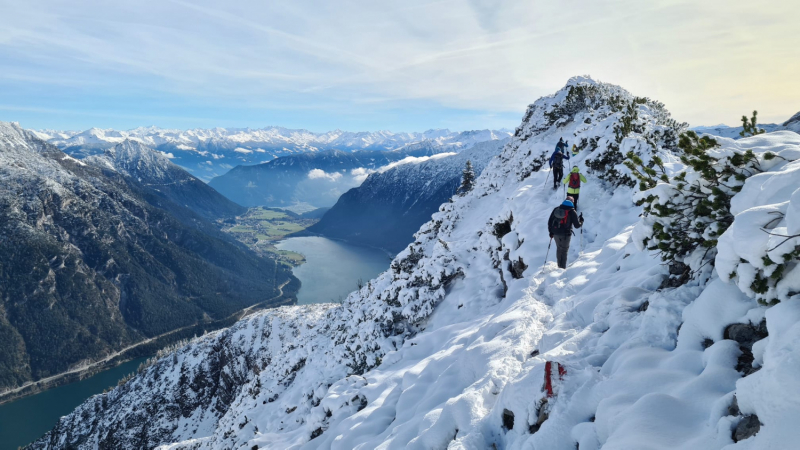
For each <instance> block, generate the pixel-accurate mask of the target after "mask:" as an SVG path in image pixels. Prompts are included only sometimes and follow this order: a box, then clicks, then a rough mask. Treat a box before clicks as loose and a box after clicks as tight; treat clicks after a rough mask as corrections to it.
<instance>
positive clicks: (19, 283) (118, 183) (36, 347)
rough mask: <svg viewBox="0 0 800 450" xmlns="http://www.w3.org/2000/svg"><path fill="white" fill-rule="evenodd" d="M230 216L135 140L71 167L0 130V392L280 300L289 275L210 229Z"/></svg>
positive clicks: (227, 206) (292, 285)
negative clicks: (261, 304)
mask: <svg viewBox="0 0 800 450" xmlns="http://www.w3.org/2000/svg"><path fill="white" fill-rule="evenodd" d="M242 209H243V208H242V207H240V206H238V205H236V204H234V203H232V202H230V201H229V200H227V199H226V198H224V197H222V196H221V195H219V194H217V193H216V192H213V190H212V189H211V188H209V187H208V186H207V185H206V184H205V183H203V182H201V181H199V180H197V179H196V178H194V177H193V176H191V175H189V174H188V173H186V172H185V171H184V170H183V169H180V168H179V167H177V166H176V165H174V164H172V163H171V162H170V161H169V160H167V159H165V158H164V157H163V156H161V155H160V154H158V153H157V152H154V151H152V150H149V149H147V148H145V147H142V146H140V145H139V144H138V143H134V142H130V141H124V142H122V143H120V144H118V145H117V146H115V147H114V148H112V149H108V150H106V151H105V153H104V154H103V155H98V156H93V157H90V158H85V159H84V160H78V159H76V158H73V157H71V156H69V155H67V154H65V153H63V152H62V151H61V150H59V149H58V148H56V147H55V146H53V145H51V144H48V143H46V142H44V141H42V140H41V139H39V138H38V137H36V136H35V135H34V134H32V133H30V132H27V131H25V130H23V129H21V128H20V127H19V126H18V125H16V124H13V123H0V243H2V245H0V311H2V314H0V343H1V344H0V390H4V389H8V388H14V387H17V386H20V385H22V384H23V383H26V382H30V381H33V380H38V379H41V378H45V377H49V376H52V375H55V374H59V373H62V372H65V371H67V370H70V369H73V368H76V367H81V366H85V365H89V364H91V363H92V362H94V361H99V360H102V359H104V358H108V357H110V356H112V355H114V354H115V352H117V351H119V350H121V349H123V348H126V347H129V346H131V345H134V344H136V343H138V342H141V341H143V340H145V339H147V338H152V337H155V336H158V335H160V334H163V333H166V332H169V331H171V330H176V329H179V328H182V327H187V326H192V325H193V324H197V323H206V322H209V321H214V320H219V319H223V318H226V317H228V316H230V315H231V314H232V313H234V312H236V311H238V310H241V309H242V308H245V307H247V306H250V305H253V304H256V303H260V302H267V303H269V304H278V303H285V302H287V301H290V299H291V297H292V294H293V292H295V291H296V289H297V280H296V279H294V278H293V277H292V275H291V273H290V270H289V269H288V268H286V267H284V266H282V265H280V264H277V263H276V262H275V261H273V260H269V259H262V258H260V257H258V256H256V255H255V254H254V253H252V252H251V251H250V250H248V249H247V248H246V247H244V246H243V245H241V244H239V243H237V242H236V241H235V240H233V239H231V238H229V237H228V236H227V235H225V234H223V233H221V232H220V231H219V230H218V228H217V227H216V226H215V225H214V224H213V223H212V222H211V221H210V220H209V219H210V218H224V217H229V216H230V215H231V214H236V213H237V212H238V211H241V210H242ZM287 283H288V284H287ZM282 285H284V286H285V287H284V288H283V290H281V288H280V287H281V286H282Z"/></svg>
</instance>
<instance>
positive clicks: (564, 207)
mask: <svg viewBox="0 0 800 450" xmlns="http://www.w3.org/2000/svg"><path fill="white" fill-rule="evenodd" d="M581 226H583V214H581V215H580V216H578V213H576V212H575V205H574V204H573V203H572V197H567V199H566V200H564V202H563V203H561V205H560V206H558V207H557V208H556V209H554V210H553V212H552V213H550V219H549V220H548V221H547V231H549V232H550V239H553V238H555V240H556V259H557V260H558V267H560V268H562V269H566V268H567V253H568V252H569V241H570V240H571V239H572V227H575V228H580V227H581Z"/></svg>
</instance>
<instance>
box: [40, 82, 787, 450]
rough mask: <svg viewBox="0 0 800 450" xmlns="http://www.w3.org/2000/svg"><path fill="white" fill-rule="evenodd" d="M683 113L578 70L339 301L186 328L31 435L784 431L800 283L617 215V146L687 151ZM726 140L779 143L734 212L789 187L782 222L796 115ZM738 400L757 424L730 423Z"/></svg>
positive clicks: (498, 436) (241, 439)
mask: <svg viewBox="0 0 800 450" xmlns="http://www.w3.org/2000/svg"><path fill="white" fill-rule="evenodd" d="M631 111H635V112H636V113H637V114H636V118H635V120H633V121H630V120H628V119H630V117H632V116H631V114H632V113H631ZM625 117H627V118H628V119H625ZM681 128H682V125H681V124H677V123H674V122H672V121H670V120H669V117H668V114H667V113H666V112H665V111H664V110H663V107H662V106H661V105H659V104H657V103H654V102H648V101H644V100H642V99H636V98H634V97H633V96H631V95H630V94H629V93H627V92H626V91H624V90H622V89H621V88H618V87H616V86H612V85H607V84H600V83H597V82H595V81H593V80H591V79H588V78H582V77H579V78H573V79H572V80H570V82H569V83H568V85H567V86H566V87H565V88H564V89H563V90H561V91H559V92H558V93H556V94H555V95H553V96H550V97H545V98H542V99H540V100H538V101H537V102H536V103H535V104H533V105H531V107H530V108H529V109H528V111H527V113H526V115H525V117H524V120H523V123H522V125H521V126H520V127H519V128H518V129H517V131H516V133H515V137H514V138H513V140H512V141H511V142H510V143H509V144H508V145H506V147H505V149H504V151H503V153H502V154H501V155H500V156H499V157H497V158H495V159H494V160H493V161H492V162H491V163H490V164H489V166H488V167H487V168H486V169H485V170H484V172H483V174H482V175H481V176H480V178H479V179H478V183H477V185H476V187H475V189H474V190H473V191H472V192H471V193H470V194H468V195H466V196H464V197H457V198H455V199H454V202H453V203H447V204H445V205H443V206H442V207H441V209H440V211H439V212H438V213H436V214H434V216H433V219H432V220H431V221H430V222H429V223H427V224H425V225H423V227H422V228H421V229H420V231H419V233H417V235H416V241H415V242H414V243H413V244H411V245H409V247H408V248H407V249H406V250H404V251H403V252H401V253H400V254H399V255H398V256H397V258H396V259H395V261H394V262H393V263H392V267H391V269H390V270H388V271H387V272H386V273H384V274H382V275H380V276H379V277H377V278H376V279H375V280H372V281H371V282H369V283H368V284H367V286H365V287H364V288H362V289H361V290H360V291H358V292H355V293H353V294H351V295H350V296H349V297H348V298H347V299H346V300H345V301H344V303H343V304H342V305H311V306H305V307H291V308H281V309H278V310H273V311H265V312H261V313H258V314H255V315H253V316H251V317H249V318H247V319H245V320H243V321H240V322H239V323H237V324H236V325H234V326H233V327H232V328H230V329H228V330H225V331H221V332H217V333H213V334H210V335H207V336H205V337H202V338H199V339H197V340H195V341H193V342H192V343H190V344H189V345H187V346H186V347H183V348H181V349H179V350H178V351H176V352H174V353H172V354H169V355H165V356H164V357H162V358H161V359H159V360H158V361H156V362H154V365H152V366H150V367H149V368H147V369H145V370H143V371H142V373H141V374H140V375H139V376H137V377H135V378H134V379H132V380H131V381H129V382H128V383H126V384H125V385H123V386H121V387H119V388H117V389H115V390H114V391H112V392H110V393H108V394H104V395H100V396H96V397H93V398H92V399H90V400H89V401H87V402H86V403H85V404H84V405H82V406H81V407H80V408H78V410H76V411H75V412H74V413H73V414H72V415H70V416H67V417H65V418H63V419H62V420H61V421H60V422H59V424H58V426H57V427H56V428H55V429H54V430H53V431H52V432H51V433H50V434H49V435H47V436H45V437H44V438H43V439H42V440H40V441H38V442H37V443H36V444H35V445H34V446H33V448H67V447H68V446H70V445H75V446H76V447H77V448H95V447H97V446H100V445H104V446H107V447H110V448H154V447H156V446H158V445H162V447H160V448H164V449H216V448H237V449H238V448H245V449H252V448H261V449H264V448H275V449H286V448H333V449H355V448H358V449H372V448H381V449H395V448H396V449H402V448H411V449H440V448H449V449H485V448H498V449H500V448H504V449H564V450H574V449H575V448H579V449H580V450H588V449H598V448H606V449H675V448H685V449H701V448H702V449H721V448H731V449H733V448H742V449H744V448H748V449H749V448H752V449H755V448H759V449H767V448H774V449H784V448H791V447H792V445H793V442H795V441H796V440H797V439H800V432H798V431H797V427H796V422H797V420H798V418H800V382H798V380H797V378H796V376H794V375H793V374H796V373H797V371H798V369H800V367H798V361H800V357H799V356H800V305H798V299H796V298H794V299H792V300H788V301H785V302H783V303H780V304H778V305H777V306H775V307H772V308H771V309H767V308H766V307H764V306H759V305H758V304H757V303H756V301H755V300H754V299H753V298H752V297H750V296H748V295H746V293H745V292H743V291H742V290H741V289H739V288H738V287H737V286H736V285H735V284H729V283H726V282H725V281H723V280H722V279H720V277H719V276H718V275H717V274H716V272H715V271H714V270H712V268H711V267H710V266H709V267H707V268H706V272H704V273H703V274H704V275H705V276H702V277H699V278H697V279H695V280H694V281H692V282H690V283H687V284H685V285H683V286H681V287H678V288H674V289H662V288H661V285H662V282H663V281H664V279H665V278H666V276H667V270H668V269H667V267H665V266H664V265H662V263H661V261H660V260H659V259H657V258H656V257H655V256H654V255H651V254H648V253H647V252H643V251H641V250H640V249H639V246H640V245H641V244H640V243H637V242H636V239H632V237H631V236H632V233H633V232H634V230H635V229H637V226H638V228H639V229H640V230H641V225H640V224H641V218H640V217H639V215H640V213H641V209H640V208H638V207H635V206H634V205H633V195H634V192H633V189H632V188H628V187H626V186H625V185H624V183H626V182H627V181H626V180H627V178H626V176H627V175H628V174H627V173H626V170H627V169H626V168H625V167H624V166H622V165H621V164H619V162H616V161H617V153H619V152H620V151H627V150H631V151H634V152H639V153H640V154H641V157H642V159H644V160H645V161H647V160H648V159H649V157H650V156H652V155H650V154H649V152H650V150H648V148H652V147H648V145H650V144H654V145H656V146H657V148H656V149H655V152H656V153H657V154H658V155H659V156H660V158H661V159H662V160H663V161H664V165H665V167H666V168H667V170H669V171H670V172H671V173H675V172H677V171H680V170H683V169H684V167H683V165H682V164H681V163H680V161H679V160H678V158H677V154H676V153H675V152H676V151H677V149H676V148H675V146H674V139H673V138H674V136H673V135H672V134H674V132H676V131H680V129H681ZM559 136H564V137H565V138H569V140H570V141H575V142H578V143H581V144H582V147H583V150H582V151H581V152H580V153H579V155H578V156H577V157H576V158H574V159H573V160H572V163H573V164H577V165H578V166H579V167H581V168H582V170H583V171H584V173H586V174H587V178H588V183H586V185H585V187H584V191H583V195H582V197H581V205H582V208H581V209H582V211H583V213H584V215H585V216H586V227H585V230H584V231H583V233H582V234H579V235H578V236H576V237H575V238H574V240H573V244H572V247H571V249H570V261H571V262H572V264H571V265H570V266H569V267H568V268H567V269H566V270H560V269H556V268H555V263H554V262H553V259H554V255H553V251H550V252H549V262H548V263H547V264H546V265H544V266H542V262H543V261H544V260H545V255H547V254H548V239H547V236H546V231H545V230H546V220H547V217H548V215H549V214H550V211H551V210H552V208H553V207H554V206H555V205H557V204H558V203H559V202H560V201H561V200H562V199H563V196H562V195H561V194H560V193H558V192H553V191H552V190H550V189H549V188H548V187H547V184H548V182H546V178H547V177H549V176H550V175H551V174H550V173H549V171H547V170H540V169H541V168H542V161H543V156H546V155H547V154H549V152H550V151H551V150H552V148H553V144H554V143H555V142H556V141H557V140H558V137H559ZM720 141H721V143H722V145H723V150H725V149H728V150H732V149H733V148H734V147H736V148H751V146H752V148H754V151H758V152H766V151H772V152H775V153H777V154H779V155H781V156H782V157H784V158H785V160H783V159H780V158H775V159H773V163H772V164H770V167H766V166H765V167H766V168H767V172H766V173H764V174H763V175H760V178H758V179H756V180H755V181H754V182H753V183H751V182H750V180H749V181H748V183H746V185H745V189H743V190H742V193H741V194H740V195H742V197H741V198H742V199H743V200H742V201H741V202H740V204H738V205H737V209H736V211H737V212H738V215H737V220H738V219H739V218H740V217H742V216H743V215H747V214H755V213H753V212H752V211H753V210H754V209H755V211H756V213H759V214H760V213H766V212H768V211H763V210H761V209H759V208H760V205H761V202H762V201H770V202H782V203H780V204H781V205H783V206H781V207H785V209H786V211H787V212H786V215H785V217H784V218H783V219H782V220H784V221H785V222H786V223H785V224H784V223H783V222H781V223H780V224H777V226H778V227H786V229H787V230H790V232H791V230H796V229H797V227H798V226H800V222H798V215H797V214H796V213H797V210H796V209H797V208H796V204H794V203H792V202H791V200H787V198H786V196H783V197H780V198H779V197H774V196H773V197H770V198H768V199H761V198H759V196H758V195H755V194H754V192H757V191H759V190H760V189H761V186H765V185H769V184H770V183H771V180H772V179H773V177H781V178H780V179H781V180H782V181H781V185H782V186H783V188H784V189H786V190H789V191H791V192H795V191H797V190H798V189H799V188H800V179H798V178H797V177H789V176H785V175H782V174H784V173H791V172H792V171H793V170H795V168H796V167H797V165H798V164H800V163H798V162H793V161H792V160H794V159H796V158H797V156H798V154H797V152H798V150H800V139H798V136H797V135H795V134H790V133H785V132H784V133H774V134H772V135H767V136H762V137H756V138H748V139H742V140H739V141H737V142H734V141H731V140H724V139H721V140H720ZM584 144H585V146H584ZM591 148H594V150H590V149H591ZM787 160H788V161H787ZM789 161H792V162H789ZM587 166H591V167H594V168H595V169H593V170H591V171H590V170H588V168H587ZM600 168H604V169H605V170H604V171H602V172H601V171H600V170H599V169H600ZM609 174H610V175H609ZM601 176H602V177H604V178H606V179H614V180H617V182H621V183H623V185H622V186H621V187H616V188H614V187H613V185H611V184H610V183H608V182H602V181H601V178H600V177H601ZM775 179H777V178H775ZM789 180H791V181H789ZM798 195H800V194H798ZM736 198H739V197H738V196H737V197H736ZM791 199H794V200H795V201H797V195H793V196H792V197H791ZM787 202H788V203H787ZM749 222H751V221H750V220H745V223H749ZM736 223H737V222H735V223H734V226H733V227H732V228H731V232H735V230H736ZM721 242H722V240H721ZM721 245H724V244H721ZM723 253H724V252H723V251H722V250H721V251H720V255H722V254H723ZM525 265H527V268H526V267H525ZM793 295H794V296H795V297H796V296H797V294H796V293H794V294H793ZM764 316H766V319H767V321H766V328H767V329H768V332H769V338H768V339H767V340H764V339H761V340H760V341H758V342H755V343H753V341H755V340H758V339H760V338H761V337H763V335H761V334H759V333H762V331H763V330H761V328H762V327H758V326H754V327H748V326H747V325H745V324H747V323H749V322H753V323H755V324H758V323H759V322H760V321H761V319H762V318H763V317H764ZM737 323H741V324H742V325H737V327H738V328H736V327H734V328H728V325H729V324H737ZM748 330H749V331H748ZM748 332H749V333H750V334H751V335H754V336H756V338H753V339H751V341H750V342H749V345H750V348H751V349H752V351H751V350H749V349H748V350H747V351H751V354H752V355H753V360H752V361H751V362H747V361H745V362H746V363H747V367H740V369H742V370H743V371H745V372H746V373H749V374H750V375H749V376H747V377H744V378H743V377H742V373H741V372H739V371H737V369H736V366H737V364H738V363H739V359H741V355H743V354H745V352H744V350H743V349H745V347H746V346H747V345H748V343H747V342H746V339H743V338H741V335H744V334H747V333H748ZM728 338H733V339H738V341H734V340H733V339H728ZM548 361H549V362H557V363H560V365H561V366H560V367H561V369H562V374H561V375H560V376H559V370H558V368H559V366H556V365H551V366H550V368H551V373H552V376H551V377H550V380H551V385H552V391H553V394H552V396H548V395H547V394H546V393H545V373H546V367H548V364H547V362H548ZM759 368H760V370H758V371H755V373H753V371H754V370H757V369H759ZM745 369H747V370H745ZM734 394H736V396H737V399H738V400H737V403H738V407H734V405H732V399H733V396H734ZM756 416H757V417H756ZM745 417H747V418H746V419H745ZM754 417H755V418H754ZM740 422H741V423H743V424H748V425H751V426H752V427H755V425H756V424H758V423H759V422H760V423H761V424H763V425H761V427H760V431H759V432H758V434H756V435H755V437H752V438H750V439H746V440H743V441H741V442H739V443H738V444H734V441H733V439H732V436H733V433H734V429H737V431H741V432H742V433H744V431H746V430H744V428H746V427H744V426H742V427H739V426H738V425H739V424H740ZM752 427H751V428H752ZM740 429H741V430H740ZM739 437H744V434H740V435H739Z"/></svg>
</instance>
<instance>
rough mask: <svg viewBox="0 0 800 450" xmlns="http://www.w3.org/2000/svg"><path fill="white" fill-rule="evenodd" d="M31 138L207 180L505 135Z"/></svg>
mask: <svg viewBox="0 0 800 450" xmlns="http://www.w3.org/2000/svg"><path fill="white" fill-rule="evenodd" d="M33 133H34V134H35V135H36V136H37V137H39V138H40V139H43V140H45V141H47V142H49V143H51V144H53V145H55V146H57V147H59V148H61V149H62V150H64V151H65V152H66V153H67V154H69V155H72V156H74V157H76V158H82V157H85V156H89V155H95V154H100V153H102V152H103V150H105V149H108V148H111V147H113V146H115V145H117V144H119V143H121V142H123V141H125V140H132V141H137V142H139V143H141V144H144V145H146V146H148V147H152V148H154V149H157V150H159V151H161V152H163V153H164V155H165V156H167V157H168V158H170V159H172V160H173V162H175V163H176V164H178V165H180V166H182V167H184V168H185V169H187V170H189V171H190V172H191V173H192V174H193V175H195V176H196V177H198V178H200V179H202V180H204V181H208V180H210V179H211V178H213V177H215V176H219V175H222V174H224V173H225V172H227V171H228V170H230V169H232V168H233V167H235V166H238V165H253V164H259V163H263V162H267V161H270V160H272V159H274V158H277V157H279V156H285V155H290V154H295V153H306V152H317V151H323V150H334V149H336V150H344V151H352V150H396V149H399V148H403V147H405V146H408V145H411V144H416V143H420V142H430V143H431V144H432V145H435V146H437V147H442V148H446V149H453V150H456V151H458V150H459V149H462V148H467V147H470V146H472V145H474V144H475V143H477V142H483V141H487V140H492V139H503V138H506V137H508V136H510V133H509V132H508V131H504V130H499V131H498V130H475V131H463V132H453V131H450V130H446V129H435V130H428V131H425V132H421V133H416V132H415V133H393V132H390V131H376V132H349V131H341V130H334V131H329V132H326V133H314V132H311V131H308V130H294V129H288V128H282V127H267V128H260V129H251V128H211V129H193V130H174V129H162V128H157V127H146V128H145V127H141V128H135V129H132V130H127V131H119V130H112V129H100V128H91V129H89V130H85V131H57V130H39V131H33Z"/></svg>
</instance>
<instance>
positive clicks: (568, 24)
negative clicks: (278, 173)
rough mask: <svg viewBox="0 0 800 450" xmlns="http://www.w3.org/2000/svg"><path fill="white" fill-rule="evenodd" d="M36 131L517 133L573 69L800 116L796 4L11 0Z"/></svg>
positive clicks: (2, 58) (8, 90)
mask: <svg viewBox="0 0 800 450" xmlns="http://www.w3.org/2000/svg"><path fill="white" fill-rule="evenodd" d="M0 11H2V13H0V120H10V121H18V122H21V124H22V125H23V126H24V127H27V128H56V129H85V128H89V127H92V126H97V127H103V128H120V129H128V128H133V127H137V126H148V125H156V126H161V127H172V128H194V127H215V126H221V127H263V126H268V125H280V126H286V127H292V128H306V129H310V130H313V131H325V130H330V129H335V128H340V129H346V130H353V131H356V130H359V131H360V130H377V129H388V130H394V131H412V130H424V129H429V128H450V129H453V130H465V129H478V128H501V127H506V128H513V127H515V126H517V125H518V124H519V121H520V119H521V116H522V113H523V111H524V109H525V107H526V106H527V105H528V104H529V103H532V102H533V101H534V100H536V99H537V98H538V97H540V96H542V95H546V94H550V93H552V92H554V91H555V90H557V89H559V88H561V87H562V86H563V85H564V84H565V83H566V81H567V79H569V77H571V76H573V75H583V74H589V75H591V76H592V77H594V78H596V79H599V80H602V81H606V82H610V83H614V84H618V85H621V86H623V87H625V88H626V89H628V90H629V91H631V92H632V93H634V94H636V95H643V96H649V97H651V98H655V99H658V100H660V101H662V102H664V103H665V104H666V105H667V107H668V108H669V109H670V110H671V111H672V113H673V115H674V116H675V117H676V118H677V119H679V120H683V121H688V122H690V123H691V124H692V125H711V124H717V123H728V124H730V125H735V124H736V122H737V121H738V118H739V117H740V116H741V115H742V114H744V113H748V112H750V111H752V110H753V109H758V110H759V115H760V119H761V122H763V123H769V122H782V121H784V120H786V119H787V118H789V116H791V115H792V114H794V113H796V112H798V110H800V87H798V86H799V84H798V82H799V80H800V33H798V31H797V30H798V27H800V25H798V24H800V7H799V6H798V4H797V1H796V0H783V1H759V2H754V1H752V0H749V1H740V0H726V1H721V0H703V1H644V0H618V1H602V0H567V1H558V2H556V1H502V0H441V1H426V2H423V1H416V0H402V1H374V0H372V1H367V0H365V1H361V0H358V1H321V0H315V1H304V0H292V1H264V0H260V1H254V0H248V1H221V0H215V1H210V0H193V1H182V0H137V1H130V0H113V1H108V0H102V1H96V0H90V1H87V0H72V1H61V0H25V1H19V0H0Z"/></svg>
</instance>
